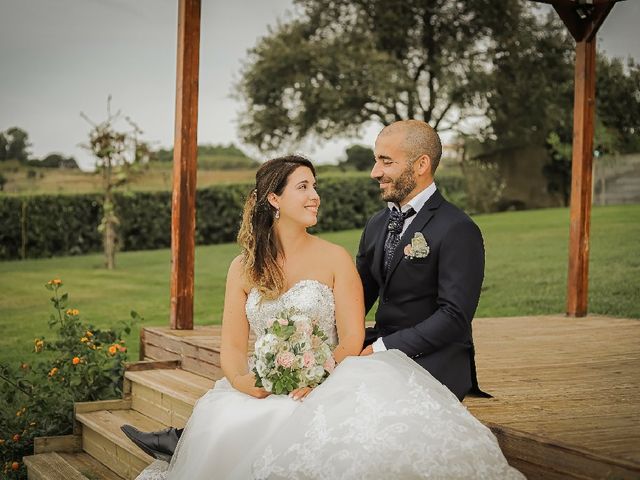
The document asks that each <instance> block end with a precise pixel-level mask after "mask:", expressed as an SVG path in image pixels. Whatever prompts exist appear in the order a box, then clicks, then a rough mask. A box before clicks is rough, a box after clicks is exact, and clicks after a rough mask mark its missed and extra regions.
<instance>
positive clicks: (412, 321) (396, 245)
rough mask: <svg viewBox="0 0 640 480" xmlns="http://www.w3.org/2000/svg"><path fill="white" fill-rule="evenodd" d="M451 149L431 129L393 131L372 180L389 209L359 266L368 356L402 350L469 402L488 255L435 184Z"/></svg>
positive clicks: (410, 123)
mask: <svg viewBox="0 0 640 480" xmlns="http://www.w3.org/2000/svg"><path fill="white" fill-rule="evenodd" d="M441 154H442V145H441V143H440V138H439V137H438V134H437V133H436V131H435V130H434V129H433V128H431V127H430V126H429V125H427V124H426V123H424V122H421V121H418V120H406V121H400V122H396V123H393V124H391V125H389V126H387V127H385V128H384V129H383V130H382V132H380V134H379V135H378V138H377V139H376V144H375V164H374V166H373V169H372V170H371V177H372V178H373V179H375V180H376V181H378V183H379V184H380V193H381V196H382V199H383V200H385V201H386V202H388V208H385V209H384V210H382V211H380V212H378V213H376V214H375V215H373V217H371V218H370V219H369V221H368V222H367V225H366V226H365V228H364V231H363V233H362V238H361V240H360V247H359V249H358V255H357V257H356V265H357V267H358V272H359V273H360V278H361V280H362V285H363V287H364V297H365V308H366V311H367V312H368V311H369V310H370V309H371V307H372V306H373V304H374V303H375V301H376V300H378V309H377V311H376V317H375V319H376V323H375V326H374V327H373V328H367V330H366V336H365V348H364V350H363V351H362V353H361V354H360V355H370V354H372V353H375V352H380V351H384V350H387V349H398V350H401V351H402V352H404V353H406V354H407V356H409V357H411V358H412V359H414V360H415V361H416V362H417V363H418V364H420V365H421V366H422V367H423V368H424V369H426V370H428V371H429V372H430V373H431V374H432V375H433V376H434V377H435V378H436V379H437V380H439V381H440V382H441V383H442V384H444V385H445V386H446V387H448V388H449V390H451V391H452V392H453V393H454V394H455V395H456V396H457V397H458V398H459V399H460V400H462V399H463V398H464V396H465V395H466V394H467V393H469V392H473V393H476V394H479V395H482V396H487V394H485V393H484V392H482V391H480V389H479V388H478V381H477V379H476V368H475V360H474V347H473V340H472V336H471V320H472V319H473V315H474V313H475V311H476V307H477V306H478V300H479V298H480V287H481V286H482V279H483V277H484V246H483V241H482V235H481V233H480V230H479V229H478V227H477V226H476V224H475V223H474V222H473V220H471V219H470V218H469V217H468V216H467V215H466V214H465V213H464V212H462V210H460V209H459V208H457V207H455V206H454V205H452V204H451V203H449V202H447V201H446V200H445V199H444V198H443V197H442V195H441V194H440V192H438V190H437V189H436V185H435V183H434V179H433V177H434V173H435V171H436V168H437V167H438V163H439V161H440V156H441Z"/></svg>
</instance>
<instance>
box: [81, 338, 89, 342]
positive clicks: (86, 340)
mask: <svg viewBox="0 0 640 480" xmlns="http://www.w3.org/2000/svg"><path fill="white" fill-rule="evenodd" d="M80 341H81V342H82V343H87V342H88V341H89V339H88V338H87V337H82V338H81V339H80Z"/></svg>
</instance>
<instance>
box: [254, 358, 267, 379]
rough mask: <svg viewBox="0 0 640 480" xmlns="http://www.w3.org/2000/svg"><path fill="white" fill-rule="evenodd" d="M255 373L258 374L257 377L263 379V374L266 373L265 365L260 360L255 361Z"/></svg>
mask: <svg viewBox="0 0 640 480" xmlns="http://www.w3.org/2000/svg"><path fill="white" fill-rule="evenodd" d="M256 371H257V372H258V375H260V376H261V377H264V376H265V374H266V373H267V364H266V363H264V362H263V361H262V360H257V361H256Z"/></svg>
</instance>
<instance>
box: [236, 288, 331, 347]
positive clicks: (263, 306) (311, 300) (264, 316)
mask: <svg viewBox="0 0 640 480" xmlns="http://www.w3.org/2000/svg"><path fill="white" fill-rule="evenodd" d="M292 307H294V308H295V309H297V310H298V311H299V312H300V313H302V314H304V315H306V316H307V317H309V318H310V319H311V321H313V322H315V323H317V325H318V326H319V327H320V328H321V329H322V331H323V332H324V333H325V334H326V335H327V338H328V341H329V344H331V345H335V344H337V343H338V333H337V331H336V317H335V301H334V297H333V291H332V290H331V288H329V287H328V286H327V285H325V284H324V283H322V282H319V281H318V280H300V281H299V282H296V283H295V284H294V285H293V286H292V287H291V288H290V289H289V290H287V291H286V292H284V293H283V294H282V295H280V297H278V298H276V299H274V300H263V299H261V297H260V294H259V293H258V290H256V289H255V288H254V289H252V290H251V291H250V292H249V295H248V296H247V303H246V305H245V311H246V313H247V319H248V320H249V325H250V326H251V330H252V331H253V333H254V334H255V335H256V338H258V337H260V336H261V335H263V334H264V331H265V329H266V328H267V321H268V320H269V319H270V318H274V317H275V316H276V315H277V314H278V313H280V312H281V311H282V310H284V309H288V308H292Z"/></svg>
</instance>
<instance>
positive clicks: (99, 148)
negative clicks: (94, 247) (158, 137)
mask: <svg viewBox="0 0 640 480" xmlns="http://www.w3.org/2000/svg"><path fill="white" fill-rule="evenodd" d="M81 115H82V116H83V117H84V118H85V120H87V121H88V122H89V123H90V124H91V125H92V126H93V128H92V129H91V131H90V132H89V143H88V144H87V145H83V146H84V148H86V149H87V150H89V151H91V152H92V153H93V155H94V156H95V157H96V160H97V162H96V166H97V167H98V171H99V172H100V173H101V175H102V189H103V195H104V197H103V201H102V220H101V222H100V225H99V227H98V230H100V232H101V233H102V235H103V247H104V253H105V266H106V267H107V269H109V270H112V269H114V268H115V256H116V250H117V247H118V245H117V239H118V235H117V228H118V225H119V224H120V219H119V218H118V215H117V212H116V209H115V203H114V201H113V194H114V190H115V189H116V188H117V187H119V186H122V185H124V184H125V183H126V182H127V180H128V177H129V175H130V174H131V173H132V172H133V168H134V166H135V161H136V159H138V157H139V154H140V153H139V151H138V150H139V145H140V143H141V142H140V141H139V140H138V135H139V134H141V133H142V131H141V130H140V129H139V128H138V127H137V125H135V124H134V123H133V122H132V121H131V120H130V119H128V118H127V119H126V120H127V121H128V123H129V125H130V126H131V128H132V130H130V131H118V130H117V129H116V127H115V122H116V121H117V120H118V119H119V117H120V112H119V111H118V112H117V113H115V114H112V113H111V96H109V98H108V100H107V119H106V120H105V121H103V122H101V123H94V122H92V121H91V120H90V119H89V118H88V117H87V116H86V115H84V114H81ZM145 146H146V144H145ZM129 159H130V160H131V162H133V164H134V166H132V163H130V161H128V160H129Z"/></svg>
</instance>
